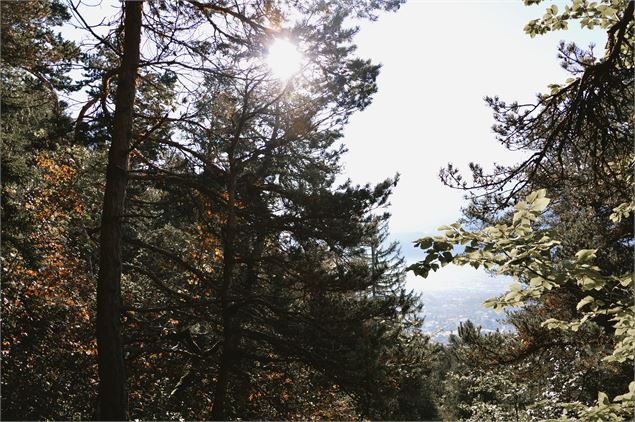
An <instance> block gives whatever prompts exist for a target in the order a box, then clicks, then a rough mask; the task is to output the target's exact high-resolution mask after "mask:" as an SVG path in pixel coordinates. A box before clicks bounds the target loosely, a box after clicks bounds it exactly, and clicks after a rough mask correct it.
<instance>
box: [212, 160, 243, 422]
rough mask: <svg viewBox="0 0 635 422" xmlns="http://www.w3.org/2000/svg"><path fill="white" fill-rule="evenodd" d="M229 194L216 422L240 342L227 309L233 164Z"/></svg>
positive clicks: (231, 264) (221, 414)
mask: <svg viewBox="0 0 635 422" xmlns="http://www.w3.org/2000/svg"><path fill="white" fill-rule="evenodd" d="M230 156H231V155H230ZM230 160H233V158H230ZM227 194H228V198H227V205H228V207H229V215H228V218H227V225H226V226H225V227H224V233H223V257H224V265H223V285H222V289H221V292H220V296H221V309H222V312H223V352H222V355H221V360H220V364H219V368H218V379H217V381H216V388H215V390H214V404H213V407H212V420H215V421H222V420H225V419H226V417H225V398H226V396H227V387H228V384H229V375H230V369H231V366H232V363H233V359H234V354H235V349H236V347H237V342H238V341H239V337H238V333H237V330H238V329H239V327H236V324H235V323H234V318H233V315H232V313H231V312H229V309H228V308H229V306H230V304H231V302H230V300H231V284H232V278H233V273H234V266H235V250H234V242H235V241H236V239H235V238H236V210H235V208H234V206H235V204H234V203H235V199H236V198H235V195H236V174H235V172H234V169H233V165H232V164H231V163H230V170H229V183H228V186H227Z"/></svg>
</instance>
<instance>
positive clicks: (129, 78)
mask: <svg viewBox="0 0 635 422" xmlns="http://www.w3.org/2000/svg"><path fill="white" fill-rule="evenodd" d="M142 10H143V1H130V0H129V1H126V3H125V18H124V31H125V35H124V44H123V57H122V59H121V65H120V67H119V73H118V75H119V77H118V79H117V93H116V99H115V113H114V117H113V120H114V122H113V127H112V132H111V134H112V136H111V138H112V140H111V145H110V151H109V154H108V167H107V170H106V192H105V194H104V205H103V209H102V217H101V237H100V250H99V252H100V256H99V277H98V280H97V353H98V365H99V404H98V414H99V419H100V420H104V421H107V420H108V421H109V420H127V419H128V397H127V391H126V374H125V367H124V359H123V346H122V340H121V268H122V265H121V233H122V218H123V215H124V206H125V205H124V203H125V197H126V186H127V184H128V154H129V152H128V150H129V146H130V139H131V137H132V116H133V106H134V99H135V94H136V79H137V73H138V68H139V60H140V52H139V50H140V42H141V17H142Z"/></svg>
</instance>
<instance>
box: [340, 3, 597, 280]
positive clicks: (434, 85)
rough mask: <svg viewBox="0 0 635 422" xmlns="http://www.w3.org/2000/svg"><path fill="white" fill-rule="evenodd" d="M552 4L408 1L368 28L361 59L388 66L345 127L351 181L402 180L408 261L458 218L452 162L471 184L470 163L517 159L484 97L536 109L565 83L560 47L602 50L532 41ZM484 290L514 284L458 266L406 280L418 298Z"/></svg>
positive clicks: (584, 36)
mask: <svg viewBox="0 0 635 422" xmlns="http://www.w3.org/2000/svg"><path fill="white" fill-rule="evenodd" d="M551 3H552V2H548V3H547V4H546V5H540V6H533V7H527V6H524V5H523V4H522V2H521V1H513V2H511V1H436V2H435V1H423V0H411V1H409V2H407V3H406V4H405V5H403V6H402V8H401V9H400V10H399V11H398V12H397V13H386V14H382V15H381V17H380V19H379V20H378V21H376V22H364V23H362V25H361V30H360V32H359V34H358V35H357V38H356V42H357V45H358V53H359V55H360V56H361V57H364V58H370V59H372V60H373V62H376V63H381V64H382V65H383V67H382V69H381V73H380V76H379V80H378V85H379V92H378V93H377V94H376V96H375V99H374V101H373V103H372V104H371V105H370V106H369V107H368V108H367V109H366V110H364V111H363V112H361V113H358V114H356V115H355V116H353V118H352V119H351V122H350V124H349V126H348V127H347V128H346V131H345V137H344V143H345V144H346V146H347V147H348V149H349V152H348V154H347V155H346V156H345V159H344V163H345V174H346V175H347V176H348V177H350V178H351V179H352V180H353V181H354V182H357V183H366V182H379V181H381V180H383V179H384V178H386V177H390V176H393V175H394V174H395V173H396V172H399V173H400V174H401V181H400V183H399V185H398V186H397V188H396V190H395V193H394V195H393V197H392V201H391V203H392V206H391V208H390V211H391V212H392V215H393V217H392V219H391V224H390V228H391V233H392V237H393V238H394V239H396V240H399V241H400V242H401V245H402V251H403V253H404V255H405V256H406V258H407V260H408V261H409V262H412V261H414V260H416V259H421V257H422V254H421V252H422V251H417V250H415V249H414V248H412V247H411V246H410V242H411V241H413V240H415V239H417V238H418V237H421V236H422V235H424V234H426V235H429V234H435V231H436V228H437V227H439V226H440V225H443V224H449V223H453V222H455V221H456V220H457V219H458V218H459V217H460V208H461V206H462V205H463V204H464V201H463V199H462V193H461V192H460V191H455V190H452V189H450V188H448V187H445V186H444V185H443V184H442V183H441V182H440V181H439V178H438V173H439V169H441V168H442V167H445V166H446V164H447V163H448V162H452V163H454V164H457V165H458V166H459V167H460V168H462V169H465V170H466V172H465V175H466V176H468V175H469V174H468V173H467V164H468V163H469V162H470V161H474V162H478V163H480V164H482V165H484V166H485V167H486V168H487V167H488V166H489V165H490V164H491V163H493V162H499V163H511V162H514V161H515V159H514V157H515V156H514V155H512V154H511V153H509V152H508V151H506V150H505V149H504V148H503V147H501V146H499V145H498V144H497V143H496V142H495V140H494V135H493V133H492V131H491V129H490V128H491V126H492V124H493V119H492V114H491V112H490V110H489V108H488V107H487V106H486V105H485V102H484V101H483V97H485V96H486V95H490V96H493V95H499V96H500V97H501V98H502V99H505V100H510V101H512V100H518V101H532V100H533V99H534V97H535V94H537V93H538V92H544V91H546V87H547V85H548V84H550V83H557V82H562V81H564V79H566V77H567V75H566V73H565V71H564V70H563V69H562V68H561V67H560V64H559V61H558V60H557V58H556V54H557V51H556V49H557V46H558V43H559V41H560V40H566V41H575V42H576V43H578V44H579V45H582V46H588V45H589V43H591V42H593V43H594V44H595V45H597V47H598V48H597V49H596V51H597V52H601V51H602V47H603V46H604V42H605V41H604V40H605V36H604V34H603V33H602V31H601V30H600V31H589V30H584V31H583V30H580V29H579V28H577V25H571V29H570V30H569V31H566V32H562V31H561V32H556V33H551V34H548V35H545V36H539V37H536V38H533V39H532V38H530V37H529V36H528V35H526V34H525V33H524V32H523V27H524V26H525V24H526V23H527V22H528V21H529V20H530V19H535V18H538V17H540V16H542V15H543V14H544V9H545V8H546V7H547V6H548V5H549V4H551ZM562 3H563V2H556V4H562ZM561 9H562V7H561ZM574 26H575V28H574ZM483 283H488V284H489V285H488V286H487V287H488V290H489V288H491V284H492V283H496V284H498V285H500V286H501V287H500V288H501V289H502V288H504V286H506V285H507V284H508V282H507V281H504V282H502V281H494V280H491V279H488V277H487V276H486V275H485V273H484V272H481V271H475V270H473V269H471V268H458V267H455V266H449V267H446V268H443V269H441V270H439V271H438V272H437V273H435V274H433V275H431V276H430V277H429V278H428V279H427V280H423V279H421V278H416V277H413V276H412V274H410V275H409V277H408V284H409V286H410V287H412V288H415V290H430V289H446V288H447V289H455V288H458V287H460V286H463V287H465V288H470V289H474V288H485V286H483ZM479 285H480V286H479Z"/></svg>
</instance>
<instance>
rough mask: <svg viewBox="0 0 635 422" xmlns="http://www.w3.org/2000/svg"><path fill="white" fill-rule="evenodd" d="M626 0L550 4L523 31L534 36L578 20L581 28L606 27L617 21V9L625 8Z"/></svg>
mask: <svg viewBox="0 0 635 422" xmlns="http://www.w3.org/2000/svg"><path fill="white" fill-rule="evenodd" d="M543 1H544V0H524V2H525V4H526V5H534V4H540V3H543ZM627 4H628V0H604V1H600V2H595V1H594V2H589V1H588V0H573V1H571V2H570V3H568V4H565V5H564V7H562V9H560V8H559V7H558V6H557V5H556V4H552V5H550V6H549V7H548V8H547V9H546V10H545V14H544V16H543V17H542V18H539V19H533V20H531V21H530V22H529V23H528V24H527V26H525V32H526V33H528V34H529V35H531V36H532V37H535V36H536V35H539V34H545V33H547V32H550V31H557V30H560V29H567V28H568V27H569V21H571V20H573V21H579V24H580V26H581V27H582V28H588V29H593V28H594V27H596V26H599V27H601V28H604V29H608V28H609V27H611V26H612V25H614V24H615V23H616V22H618V20H619V17H618V14H619V11H620V10H625V9H626V6H627Z"/></svg>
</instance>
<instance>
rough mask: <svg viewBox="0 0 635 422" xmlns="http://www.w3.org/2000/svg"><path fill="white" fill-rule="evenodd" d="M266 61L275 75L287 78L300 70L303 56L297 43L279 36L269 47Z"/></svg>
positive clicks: (282, 78) (281, 78)
mask: <svg viewBox="0 0 635 422" xmlns="http://www.w3.org/2000/svg"><path fill="white" fill-rule="evenodd" d="M266 61H267V65H268V66H269V69H270V70H271V74H272V75H273V76H274V77H276V78H278V79H280V80H287V79H290V78H291V77H292V76H293V75H295V74H296V73H298V72H299V71H300V69H301V68H302V61H303V56H302V53H301V52H300V51H298V46H297V45H296V44H294V43H292V42H291V41H289V40H288V39H286V38H278V39H276V40H275V41H274V42H273V43H272V44H271V46H270V47H269V51H268V54H267V59H266Z"/></svg>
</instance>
